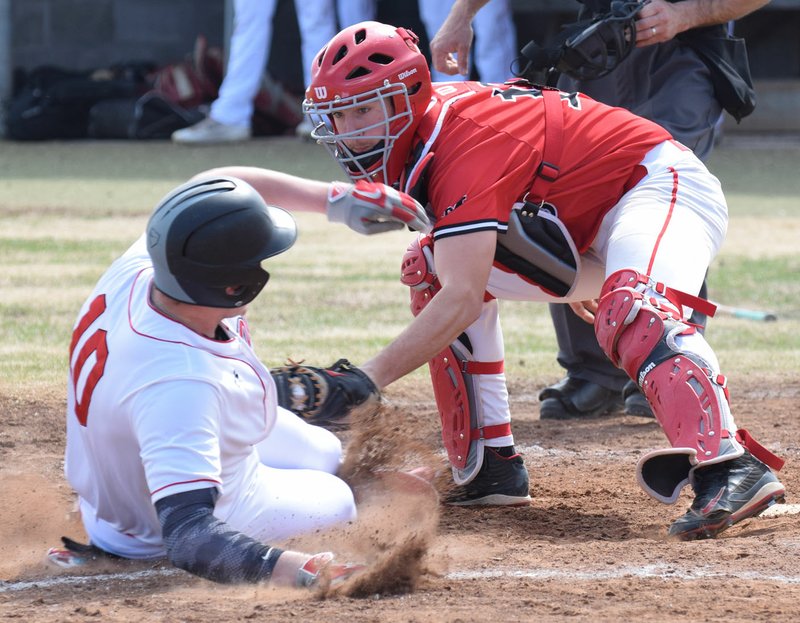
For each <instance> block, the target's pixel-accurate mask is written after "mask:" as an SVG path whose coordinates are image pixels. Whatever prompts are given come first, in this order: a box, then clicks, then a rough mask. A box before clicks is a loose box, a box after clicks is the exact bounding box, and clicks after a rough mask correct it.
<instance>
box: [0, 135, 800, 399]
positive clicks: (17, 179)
mask: <svg viewBox="0 0 800 623" xmlns="http://www.w3.org/2000/svg"><path fill="white" fill-rule="evenodd" d="M798 156H800V150H798V151H792V150H775V151H770V150H764V149H749V150H741V151H740V150H735V149H731V148H726V147H725V144H724V143H723V145H722V147H721V148H720V149H718V150H717V151H716V152H715V153H714V155H713V156H712V158H711V160H710V162H709V167H710V168H711V170H712V171H713V172H714V173H715V174H716V175H717V176H718V177H719V178H720V180H721V181H722V183H723V188H724V189H725V190H726V195H727V197H728V201H729V205H730V210H731V215H732V219H731V226H730V230H729V236H728V241H727V242H726V244H725V246H724V247H723V250H722V252H721V254H720V256H719V258H718V259H717V260H716V261H715V262H714V264H713V265H712V268H711V271H710V274H709V288H710V296H711V298H713V299H714V300H717V301H719V302H722V303H725V304H727V305H729V306H737V307H746V308H752V309H762V310H768V311H772V312H774V313H776V314H777V315H778V318H779V320H778V321H777V322H773V323H759V322H753V321H747V320H740V319H734V318H730V317H724V316H720V317H718V318H717V319H714V320H712V322H711V325H710V327H709V329H708V332H707V335H708V337H709V340H710V341H711V343H712V346H714V348H715V350H716V352H717V354H718V356H719V358H720V361H721V362H722V364H723V371H724V372H726V373H727V374H728V375H729V376H732V377H733V376H736V375H739V376H747V375H750V376H753V375H766V376H769V377H774V378H776V379H780V378H783V377H785V376H788V375H793V374H794V375H796V373H797V370H798V369H800V288H799V287H798V285H797V284H798V280H797V274H798V272H800V259H799V258H798V253H797V243H796V240H797V239H798V236H800V211H798V210H797V207H798V205H799V202H798V197H800V176H798V175H797V159H798ZM223 164H245V165H253V166H264V167H271V168H275V169H279V170H283V171H287V172H290V173H295V174H299V175H305V176H310V177H317V178H321V179H342V174H341V172H340V170H339V169H338V167H337V165H336V164H335V163H334V162H333V161H332V160H331V159H330V157H329V156H328V155H327V153H326V152H325V150H323V149H322V148H320V147H318V146H316V145H310V144H305V143H301V142H298V141H295V140H294V139H291V138H280V139H269V140H255V141H251V142H249V143H245V144H242V145H237V146H230V147H212V148H208V149H202V148H197V149H187V148H181V147H177V146H174V145H171V144H169V143H167V142H153V143H148V142H113V141H109V142H88V141H87V142H76V143H69V142H65V143H59V142H54V143H43V144H16V143H8V142H5V143H3V142H0V172H1V173H0V253H1V255H0V257H2V267H3V269H2V271H0V317H2V320H3V322H2V323H1V324H0V338H2V340H1V341H0V389H2V391H4V392H6V393H11V394H14V395H35V394H36V393H37V392H39V391H41V389H42V388H44V389H46V390H48V391H50V392H55V394H56V395H60V394H63V390H64V386H65V379H66V351H67V347H68V344H69V337H70V331H71V326H72V323H73V322H74V319H75V316H76V314H77V311H78V308H79V307H80V305H81V303H82V302H83V300H84V298H85V297H86V296H87V295H88V293H89V292H90V290H91V289H92V287H93V285H94V283H95V282H96V280H97V278H98V277H99V276H100V274H101V273H102V272H103V271H104V270H105V268H106V267H107V266H108V264H109V263H110V262H111V261H112V260H113V259H114V258H115V257H116V256H118V255H119V254H120V253H121V252H122V251H124V250H125V249H126V248H127V246H128V245H129V244H130V243H131V242H132V241H133V240H134V239H135V238H136V237H137V236H138V235H139V234H140V233H141V231H142V230H143V228H144V226H145V223H146V220H147V217H148V215H149V213H150V211H151V209H152V207H153V205H155V203H156V202H157V201H158V200H159V199H160V198H161V197H162V196H163V195H164V194H165V193H166V192H168V191H169V190H170V189H171V188H172V187H173V186H175V185H177V184H179V183H181V182H183V181H185V180H186V179H187V178H188V177H190V176H192V175H194V174H195V173H197V172H199V171H202V170H204V169H206V168H210V167H213V166H218V165H223ZM296 216H297V220H298V223H299V225H300V237H299V240H298V242H297V244H296V245H295V247H294V248H293V249H291V250H290V251H289V252H288V253H286V254H284V255H282V256H280V257H278V258H275V259H274V260H271V261H270V272H271V273H272V280H271V281H270V284H269V285H268V286H267V289H266V290H265V292H264V294H262V296H260V297H259V298H258V299H257V300H256V301H255V303H254V304H253V305H252V307H251V325H252V330H253V338H254V340H255V343H256V346H257V349H258V351H259V353H260V354H261V356H262V358H263V359H264V360H265V361H266V362H267V363H268V364H269V365H278V364H281V363H283V362H284V361H285V360H286V359H287V358H293V359H305V360H306V361H308V362H310V363H319V364H328V363H332V362H333V361H334V360H335V359H337V358H339V357H341V356H346V357H348V358H350V359H351V360H352V361H354V362H360V361H363V360H365V359H366V358H368V357H369V356H370V355H371V354H373V353H374V352H375V351H376V350H377V349H378V348H380V347H381V346H383V345H384V344H386V343H387V342H388V341H389V340H390V339H392V338H393V337H394V336H395V335H396V334H397V333H398V332H400V331H401V330H402V329H403V328H404V327H405V326H406V324H407V323H408V321H409V320H410V318H411V314H410V311H409V309H408V291H407V289H406V288H404V287H403V286H402V285H400V283H399V264H400V259H401V257H402V254H403V251H404V250H405V247H406V246H407V244H408V243H409V242H410V241H411V240H412V238H413V235H412V234H410V233H408V232H393V233H390V234H384V235H380V236H372V237H364V236H359V235H357V234H355V233H353V232H351V231H350V230H348V229H347V228H346V227H344V226H342V225H331V224H329V223H327V221H326V220H325V218H324V217H322V216H320V215H310V214H299V215H296ZM501 315H502V317H503V326H504V333H505V336H506V351H507V356H506V359H507V370H508V374H509V377H510V380H511V381H512V383H513V382H516V381H524V382H525V383H526V384H528V385H530V384H534V385H536V386H537V387H538V386H539V385H541V384H543V383H545V382H549V381H551V380H555V379H556V378H557V377H558V376H559V375H560V373H561V370H560V368H559V367H558V365H557V364H556V362H555V353H556V343H555V338H554V336H553V330H552V326H551V324H550V317H549V314H548V311H547V307H546V306H545V305H532V304H529V303H520V302H510V301H505V302H503V303H502V304H501ZM425 375H426V373H425V372H424V371H419V372H417V373H415V378H416V377H417V376H419V377H420V378H421V377H422V376H425Z"/></svg>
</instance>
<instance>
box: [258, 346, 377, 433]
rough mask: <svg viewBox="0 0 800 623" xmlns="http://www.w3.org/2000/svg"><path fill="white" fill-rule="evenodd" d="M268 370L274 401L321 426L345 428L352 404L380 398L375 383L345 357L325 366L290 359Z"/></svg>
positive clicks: (370, 402) (373, 403)
mask: <svg viewBox="0 0 800 623" xmlns="http://www.w3.org/2000/svg"><path fill="white" fill-rule="evenodd" d="M270 373H271V374H272V378H273V379H274V380H275V387H276V388H277V390H278V404H279V405H280V406H282V407H283V408H284V409H288V410H289V411H291V412H292V413H294V414H295V415H298V416H300V417H301V418H303V419H304V420H307V421H308V422H309V423H310V424H316V425H318V426H322V427H323V428H328V429H342V428H345V427H347V424H348V416H349V415H350V413H351V412H352V411H353V409H354V408H355V407H362V406H363V407H364V408H370V407H372V406H377V405H378V404H379V403H380V400H381V393H380V391H379V390H378V388H377V387H376V386H375V383H373V382H372V380H371V379H370V378H369V377H368V376H367V375H366V374H364V372H362V371H361V370H360V369H359V368H357V367H356V366H354V365H353V364H351V363H350V362H349V361H348V360H347V359H339V361H337V362H336V363H334V364H333V365H332V366H330V367H329V368H315V367H313V366H304V365H302V363H295V362H291V361H290V362H289V364H287V365H285V366H282V367H279V368H272V369H271V370H270Z"/></svg>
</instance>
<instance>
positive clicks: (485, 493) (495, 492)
mask: <svg viewBox="0 0 800 623" xmlns="http://www.w3.org/2000/svg"><path fill="white" fill-rule="evenodd" d="M504 454H507V455H509V456H504ZM530 502H531V496H530V493H529V492H528V470H527V469H525V463H524V462H523V461H522V457H521V456H520V455H519V454H517V453H516V452H514V447H513V446H509V447H507V448H484V450H483V465H482V466H481V469H480V471H479V472H478V474H477V475H476V476H475V478H473V479H472V480H471V481H470V482H468V483H467V484H465V485H461V486H457V487H454V488H453V489H452V490H451V491H450V492H449V493H448V494H446V495H445V496H444V503H445V504H449V505H451V506H527V505H528V504H530Z"/></svg>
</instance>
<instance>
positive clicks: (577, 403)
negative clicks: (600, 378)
mask: <svg viewBox="0 0 800 623" xmlns="http://www.w3.org/2000/svg"><path fill="white" fill-rule="evenodd" d="M539 400H540V401H541V404H540V405H539V419H540V420H568V419H572V418H580V417H593V416H595V415H603V414H604V413H611V412H612V411H618V410H620V409H621V408H622V406H623V403H622V396H621V393H620V391H619V390H612V389H607V388H605V387H603V386H602V385H598V384H596V383H592V382H591V381H586V380H584V379H576V378H572V377H569V376H568V377H566V378H563V379H561V380H560V381H559V382H558V383H556V384H555V385H551V386H550V387H545V388H544V389H543V390H542V391H541V392H539Z"/></svg>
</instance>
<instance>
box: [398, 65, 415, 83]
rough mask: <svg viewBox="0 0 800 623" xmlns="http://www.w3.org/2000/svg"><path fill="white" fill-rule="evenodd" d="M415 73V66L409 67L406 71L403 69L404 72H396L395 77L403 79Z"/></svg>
mask: <svg viewBox="0 0 800 623" xmlns="http://www.w3.org/2000/svg"><path fill="white" fill-rule="evenodd" d="M415 73H417V68H416V67H414V68H412V69H409V70H408V71H404V72H401V73H399V74H397V79H398V80H405V79H406V78H408V77H409V76H413V75H414V74H415Z"/></svg>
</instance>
